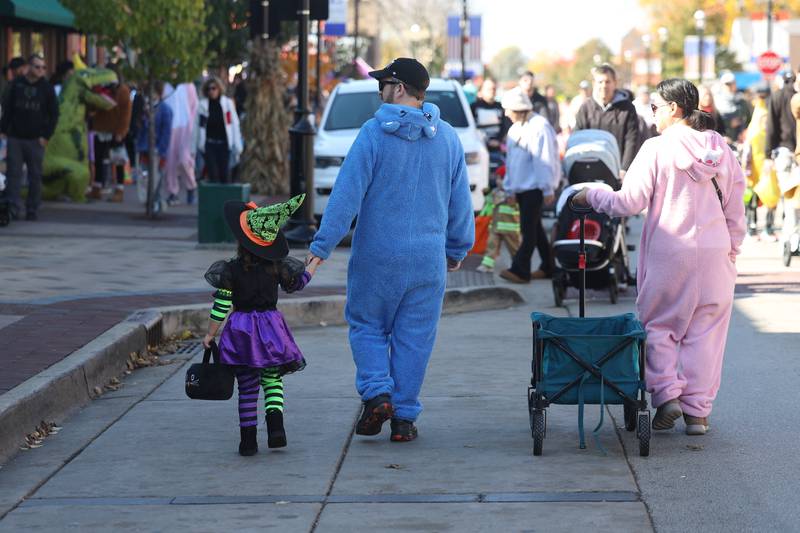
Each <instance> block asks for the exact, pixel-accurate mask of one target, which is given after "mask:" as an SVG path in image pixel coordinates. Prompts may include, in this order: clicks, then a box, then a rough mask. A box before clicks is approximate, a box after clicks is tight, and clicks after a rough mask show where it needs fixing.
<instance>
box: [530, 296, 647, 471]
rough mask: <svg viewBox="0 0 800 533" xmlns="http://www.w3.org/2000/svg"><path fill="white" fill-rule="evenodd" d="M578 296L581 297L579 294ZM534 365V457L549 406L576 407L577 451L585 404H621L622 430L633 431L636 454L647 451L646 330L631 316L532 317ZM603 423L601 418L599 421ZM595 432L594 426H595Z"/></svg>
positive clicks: (532, 408)
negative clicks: (623, 419)
mask: <svg viewBox="0 0 800 533" xmlns="http://www.w3.org/2000/svg"><path fill="white" fill-rule="evenodd" d="M582 296H583V295H582ZM531 320H532V321H533V363H532V374H533V376H532V378H531V386H530V387H529V388H528V410H529V413H530V423H531V433H532V436H533V454H534V455H541V454H542V446H543V443H544V439H545V436H546V434H547V431H546V429H547V408H548V407H549V406H550V404H569V405H577V406H578V432H579V439H580V447H581V448H582V449H583V448H585V447H586V444H585V439H584V431H583V411H584V406H585V405H600V406H601V411H602V409H603V408H604V406H605V405H611V404H617V405H619V404H622V405H623V406H624V412H625V428H626V429H627V430H628V431H634V430H635V431H636V436H637V437H638V439H639V455H642V456H647V455H649V453H650V411H649V410H648V408H647V400H646V399H645V387H644V372H645V356H646V353H645V350H646V348H645V338H646V334H645V330H644V327H643V326H642V324H641V322H639V321H638V320H637V319H636V316H635V315H634V314H632V313H628V314H624V315H618V316H611V317H593V318H583V317H581V318H559V317H554V316H550V315H546V314H544V313H533V314H532V315H531ZM601 423H602V419H601ZM597 429H599V426H598V428H597Z"/></svg>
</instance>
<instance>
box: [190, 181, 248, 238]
mask: <svg viewBox="0 0 800 533" xmlns="http://www.w3.org/2000/svg"><path fill="white" fill-rule="evenodd" d="M197 188H198V196H197V215H198V216H197V241H198V242H199V243H201V244H204V243H214V242H234V241H235V240H236V239H235V238H234V237H233V233H231V230H230V229H228V225H227V224H226V223H225V219H224V217H223V216H222V206H223V205H225V202H227V201H228V200H239V201H241V202H249V201H250V184H249V183H200V184H199V185H198V187H197Z"/></svg>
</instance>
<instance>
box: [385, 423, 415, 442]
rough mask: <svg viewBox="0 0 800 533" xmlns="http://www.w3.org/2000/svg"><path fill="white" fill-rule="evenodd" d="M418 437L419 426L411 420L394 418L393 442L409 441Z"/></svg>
mask: <svg viewBox="0 0 800 533" xmlns="http://www.w3.org/2000/svg"><path fill="white" fill-rule="evenodd" d="M416 438H417V426H415V425H414V422H412V421H411V420H403V419H402V418H392V436H391V440H392V442H408V441H411V440H414V439H416Z"/></svg>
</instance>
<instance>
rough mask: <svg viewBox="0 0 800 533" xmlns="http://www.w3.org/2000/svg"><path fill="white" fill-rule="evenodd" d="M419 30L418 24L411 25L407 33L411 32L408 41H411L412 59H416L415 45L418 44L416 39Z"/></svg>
mask: <svg viewBox="0 0 800 533" xmlns="http://www.w3.org/2000/svg"><path fill="white" fill-rule="evenodd" d="M421 30H422V28H420V27H419V24H412V25H411V27H410V28H409V31H410V32H411V38H410V41H411V57H413V58H415V59H416V57H417V43H418V38H419V32H420V31H421Z"/></svg>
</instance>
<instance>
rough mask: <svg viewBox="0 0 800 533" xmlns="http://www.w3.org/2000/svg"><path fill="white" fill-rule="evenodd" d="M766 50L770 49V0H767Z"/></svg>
mask: <svg viewBox="0 0 800 533" xmlns="http://www.w3.org/2000/svg"><path fill="white" fill-rule="evenodd" d="M767 50H772V0H767Z"/></svg>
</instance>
